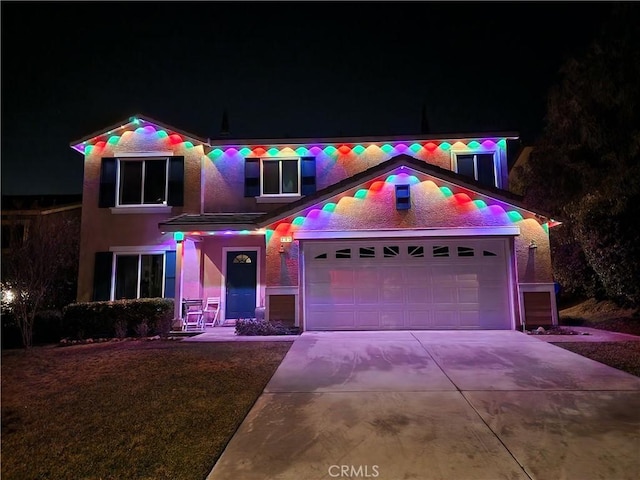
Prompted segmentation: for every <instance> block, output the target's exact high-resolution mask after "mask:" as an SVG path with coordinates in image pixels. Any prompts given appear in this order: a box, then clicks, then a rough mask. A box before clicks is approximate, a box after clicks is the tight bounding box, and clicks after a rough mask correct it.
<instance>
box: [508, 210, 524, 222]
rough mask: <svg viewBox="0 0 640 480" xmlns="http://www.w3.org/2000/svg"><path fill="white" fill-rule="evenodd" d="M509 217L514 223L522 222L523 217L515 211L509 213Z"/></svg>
mask: <svg viewBox="0 0 640 480" xmlns="http://www.w3.org/2000/svg"><path fill="white" fill-rule="evenodd" d="M507 216H508V217H509V220H511V221H512V222H519V221H520V220H522V215H520V214H519V213H518V212H516V211H515V210H510V211H508V212H507Z"/></svg>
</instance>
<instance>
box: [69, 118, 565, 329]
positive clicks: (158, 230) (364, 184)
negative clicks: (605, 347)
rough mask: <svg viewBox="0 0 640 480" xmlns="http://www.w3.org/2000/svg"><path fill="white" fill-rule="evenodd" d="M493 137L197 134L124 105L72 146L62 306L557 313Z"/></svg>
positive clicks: (351, 322) (543, 316)
mask: <svg viewBox="0 0 640 480" xmlns="http://www.w3.org/2000/svg"><path fill="white" fill-rule="evenodd" d="M513 140H517V134H515V133H508V132H507V133H505V132H492V133H473V134H450V135H432V134H424V135H413V136H394V137H371V138H323V139H319V138H314V139H280V140H274V139H271V140H265V139H258V140H232V139H230V138H224V139H222V140H215V141H210V140H208V139H202V138H198V137H196V136H194V135H192V134H189V133H185V132H182V131H180V130H177V129H175V128H173V127H170V126H168V125H165V124H163V123H160V122H157V121H155V120H152V119H150V118H147V117H144V116H141V115H138V116H135V117H131V118H130V119H129V120H126V121H124V122H122V123H120V124H117V125H115V126H112V127H107V128H105V129H104V130H103V131H101V132H98V133H94V134H91V135H88V136H87V137H85V138H82V139H80V140H77V141H75V142H73V143H72V144H71V146H72V147H73V148H74V149H75V150H77V151H78V152H80V153H81V154H82V155H84V158H85V160H84V161H85V165H84V188H83V204H82V232H81V244H80V245H81V246H80V268H79V279H78V301H90V300H109V299H119V298H136V297H153V296H165V297H173V298H175V299H176V300H177V302H176V318H178V317H180V316H181V306H180V305H181V302H180V300H181V299H184V298H207V297H220V298H221V317H222V319H237V318H247V317H253V316H254V312H255V309H256V307H257V306H264V307H265V308H266V316H267V318H269V319H272V320H273V319H278V320H285V321H290V322H293V323H295V324H296V325H299V326H301V327H302V328H303V329H304V330H353V329H356V330H368V329H374V330H376V329H383V330H389V329H514V328H521V327H522V322H523V321H526V323H527V325H531V324H543V325H544V324H552V323H557V316H556V315H557V314H556V307H555V295H554V284H553V280H552V271H551V257H550V250H549V237H548V229H549V227H550V226H553V224H554V223H553V222H552V221H551V219H550V218H549V217H548V216H545V215H542V214H540V213H539V212H538V213H536V212H532V211H530V210H528V209H526V208H525V207H524V206H523V205H522V204H521V203H520V197H518V196H516V195H514V194H511V193H510V192H509V191H508V184H507V183H508V172H507V148H508V147H507V145H508V143H509V142H511V141H513Z"/></svg>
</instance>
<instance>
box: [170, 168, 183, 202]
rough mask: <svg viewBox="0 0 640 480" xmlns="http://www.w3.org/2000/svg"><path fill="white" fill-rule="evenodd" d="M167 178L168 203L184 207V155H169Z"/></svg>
mask: <svg viewBox="0 0 640 480" xmlns="http://www.w3.org/2000/svg"><path fill="white" fill-rule="evenodd" d="M167 180H168V188H167V205H171V206H174V207H182V206H183V205H184V157H182V156H177V157H169V178H168V179H167Z"/></svg>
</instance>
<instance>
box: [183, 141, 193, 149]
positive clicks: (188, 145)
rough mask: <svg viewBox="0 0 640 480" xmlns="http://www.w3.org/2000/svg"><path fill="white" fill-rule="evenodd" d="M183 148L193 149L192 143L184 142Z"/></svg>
mask: <svg viewBox="0 0 640 480" xmlns="http://www.w3.org/2000/svg"><path fill="white" fill-rule="evenodd" d="M184 146H185V147H186V148H193V143H191V142H184Z"/></svg>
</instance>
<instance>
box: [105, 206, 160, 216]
mask: <svg viewBox="0 0 640 480" xmlns="http://www.w3.org/2000/svg"><path fill="white" fill-rule="evenodd" d="M111 213H115V214H129V213H171V207H170V206H168V205H140V206H138V205H136V206H131V207H111Z"/></svg>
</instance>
